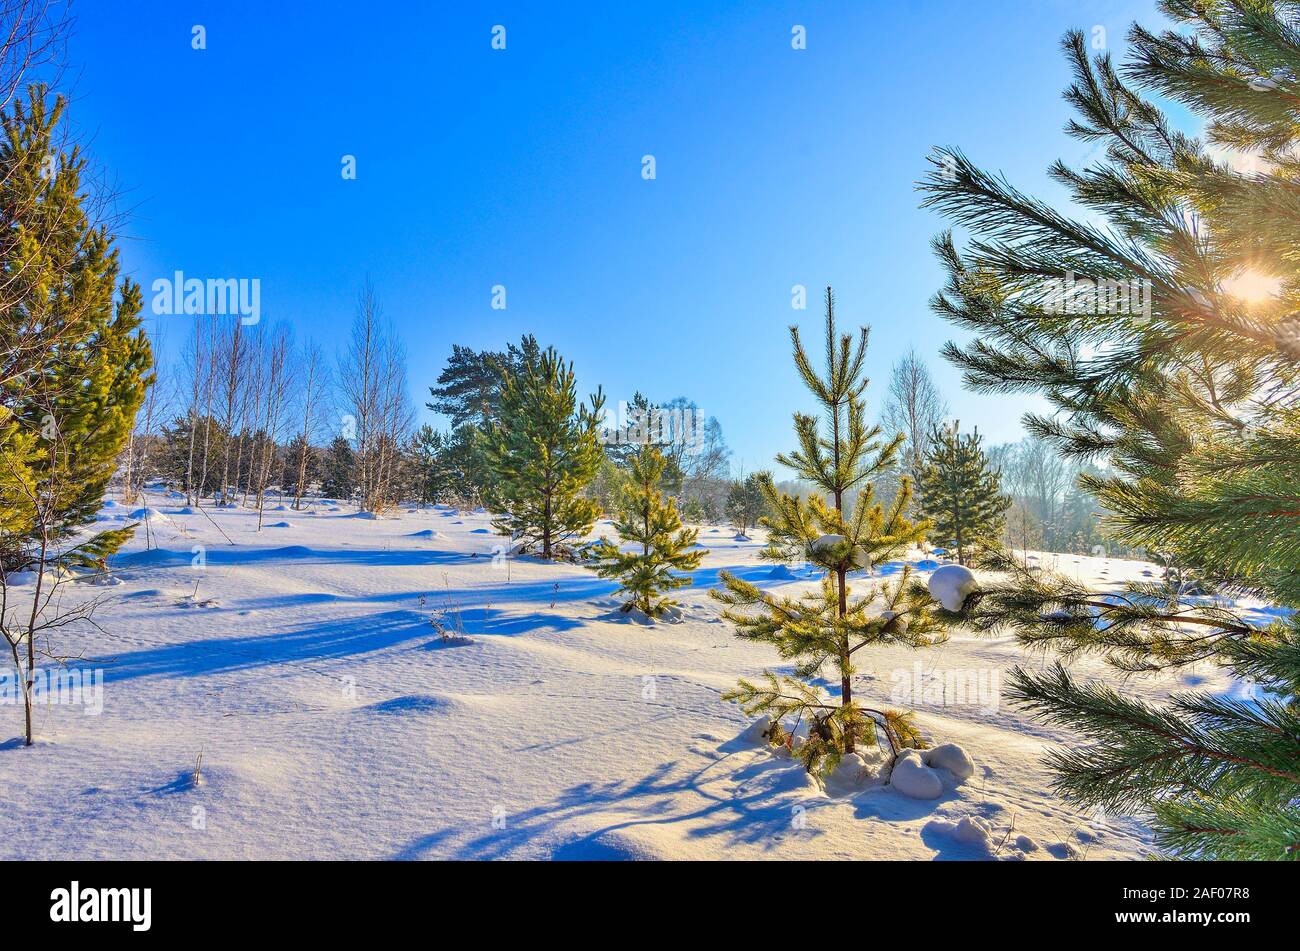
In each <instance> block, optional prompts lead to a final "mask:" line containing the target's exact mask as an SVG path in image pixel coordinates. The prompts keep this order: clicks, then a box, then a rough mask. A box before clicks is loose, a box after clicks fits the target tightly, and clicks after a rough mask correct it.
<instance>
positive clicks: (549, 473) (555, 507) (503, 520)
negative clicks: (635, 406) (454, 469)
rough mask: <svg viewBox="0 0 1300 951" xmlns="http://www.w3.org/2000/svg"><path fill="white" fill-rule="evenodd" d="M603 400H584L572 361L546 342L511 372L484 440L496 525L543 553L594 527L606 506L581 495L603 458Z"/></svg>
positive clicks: (548, 553) (489, 495) (489, 500)
mask: <svg viewBox="0 0 1300 951" xmlns="http://www.w3.org/2000/svg"><path fill="white" fill-rule="evenodd" d="M604 402H605V398H604V396H603V395H602V394H601V393H600V391H599V390H597V392H596V393H594V394H592V395H591V396H590V397H589V398H588V402H587V403H580V402H579V401H578V382H577V377H576V376H575V375H574V372H573V365H572V364H567V363H565V362H564V359H563V358H562V357H561V356H560V355H559V353H557V352H556V350H555V348H554V347H548V348H547V349H546V351H545V352H543V353H541V354H540V355H539V356H538V357H537V359H536V360H535V361H533V362H529V363H525V364H524V365H523V366H522V367H520V368H518V369H516V370H514V371H507V372H506V374H505V382H504V384H503V385H502V388H501V410H500V418H499V419H497V420H496V421H494V422H492V423H491V425H490V426H489V427H488V429H487V432H486V433H485V434H484V435H483V437H482V439H481V446H482V452H483V461H484V465H485V466H486V468H487V471H488V472H489V473H490V476H491V477H490V479H489V480H488V484H487V486H486V487H485V495H486V501H487V503H488V506H489V507H490V508H492V509H493V510H494V511H497V512H499V513H501V514H500V515H499V516H498V517H497V518H496V519H495V520H494V521H493V525H495V526H496V528H497V530H498V531H499V532H501V533H502V534H505V535H509V536H511V537H512V538H513V539H515V540H516V541H518V542H521V543H522V544H523V545H524V547H525V548H528V547H534V546H538V547H540V549H541V555H542V557H543V558H551V557H552V556H553V555H555V554H557V553H559V552H560V551H562V550H563V545H564V543H565V542H566V541H567V540H569V539H570V538H573V537H574V536H576V535H583V534H586V533H587V532H589V531H591V526H592V525H593V524H595V521H596V518H597V516H598V515H599V514H600V507H599V506H598V505H597V504H596V502H595V501H594V500H592V499H590V498H587V497H586V496H585V495H583V489H585V488H586V486H587V484H588V483H590V482H591V480H592V479H594V478H595V476H596V473H597V471H598V470H599V468H600V462H601V459H602V458H603V450H602V449H601V446H600V441H599V439H598V438H597V433H598V430H599V425H600V421H599V416H600V410H601V407H602V406H603V405H604Z"/></svg>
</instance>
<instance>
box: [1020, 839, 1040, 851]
mask: <svg viewBox="0 0 1300 951" xmlns="http://www.w3.org/2000/svg"><path fill="white" fill-rule="evenodd" d="M1015 846H1016V848H1018V849H1019V850H1020V851H1021V852H1037V851H1038V843H1037V842H1035V841H1034V840H1033V839H1031V838H1030V837H1029V836H1027V835H1018V836H1016V841H1015Z"/></svg>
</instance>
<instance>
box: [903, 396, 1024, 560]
mask: <svg viewBox="0 0 1300 951" xmlns="http://www.w3.org/2000/svg"><path fill="white" fill-rule="evenodd" d="M928 445H929V448H928V451H927V453H926V455H925V464H924V465H923V467H922V468H921V473H920V483H919V485H918V486H917V489H918V493H919V495H920V504H919V508H920V512H921V515H922V516H923V517H924V518H926V519H928V520H929V521H930V523H931V525H932V528H931V529H930V538H931V540H937V541H938V542H939V543H940V544H941V545H943V546H944V547H945V548H946V549H947V550H948V551H949V552H951V553H955V554H956V555H957V562H958V563H959V564H963V565H965V564H968V563H969V561H970V558H971V556H972V555H974V554H977V553H979V552H981V551H985V550H988V549H992V548H997V547H999V544H1000V540H1001V537H1002V529H1003V528H1004V527H1005V524H1006V513H1007V509H1009V508H1010V507H1011V499H1009V498H1008V497H1007V496H1005V495H1003V494H1002V491H1001V477H1000V476H999V475H998V473H997V472H996V471H995V470H993V469H992V468H991V467H990V466H989V461H988V457H987V456H985V455H984V450H983V449H981V448H980V435H979V433H978V432H975V433H970V434H968V435H962V434H961V432H960V431H959V427H958V424H957V423H955V422H954V423H953V424H952V425H951V426H936V427H935V428H934V430H933V431H932V432H931V435H930V439H929V440H928Z"/></svg>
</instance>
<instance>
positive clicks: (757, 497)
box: [726, 472, 772, 535]
mask: <svg viewBox="0 0 1300 951" xmlns="http://www.w3.org/2000/svg"><path fill="white" fill-rule="evenodd" d="M771 478H772V474H771V473H769V472H753V473H750V474H749V475H747V476H745V478H743V479H735V480H733V481H732V483H731V485H730V486H729V487H728V489H727V505H726V511H727V517H728V518H729V519H731V520H732V522H734V523H735V525H736V528H737V530H738V531H739V532H740V533H741V534H742V535H743V534H745V532H746V531H748V530H749V526H751V525H757V524H758V520H759V519H760V518H761V517H762V516H763V513H764V512H765V511H766V510H767V497H766V496H765V495H764V494H763V483H764V480H767V481H770V480H771Z"/></svg>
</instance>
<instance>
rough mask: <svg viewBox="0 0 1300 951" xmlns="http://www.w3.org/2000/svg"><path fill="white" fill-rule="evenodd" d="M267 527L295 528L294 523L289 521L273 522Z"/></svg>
mask: <svg viewBox="0 0 1300 951" xmlns="http://www.w3.org/2000/svg"><path fill="white" fill-rule="evenodd" d="M266 527H267V528H293V525H292V524H291V523H289V522H271V523H270V524H269V525H267V526H266Z"/></svg>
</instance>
